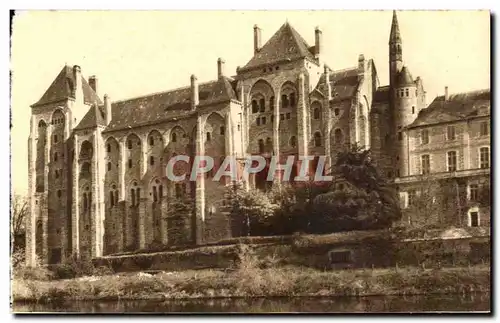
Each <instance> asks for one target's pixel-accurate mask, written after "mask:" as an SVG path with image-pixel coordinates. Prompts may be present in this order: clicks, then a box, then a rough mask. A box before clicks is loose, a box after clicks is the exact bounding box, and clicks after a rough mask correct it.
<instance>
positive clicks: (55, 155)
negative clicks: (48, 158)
mask: <svg viewBox="0 0 500 323" xmlns="http://www.w3.org/2000/svg"><path fill="white" fill-rule="evenodd" d="M57 157H58V155H57V153H54V161H55V162H56V161H57Z"/></svg>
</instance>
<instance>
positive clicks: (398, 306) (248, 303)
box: [13, 294, 490, 313]
mask: <svg viewBox="0 0 500 323" xmlns="http://www.w3.org/2000/svg"><path fill="white" fill-rule="evenodd" d="M13 311H15V312H17V313H19V312H45V313H46V312H78V313H125V312H126V313H144V312H148V313H230V312H232V313H234V312H239V313H301V312H302V313H360V312H362V313H363V312H364V313H380V312H413V313H414V312H436V311H437V312H470V311H475V312H478V311H479V312H489V311H490V295H489V294H472V295H467V296H464V295H421V296H406V297H405V296H373V297H360V298H355V297H341V298H331V297H316V298H299V297H296V298H254V299H204V300H171V301H165V302H158V301H155V302H152V301H113V302H103V301H99V302H97V301H96V302H88V301H86V302H67V303H66V304H59V305H50V304H18V303H16V304H14V305H13Z"/></svg>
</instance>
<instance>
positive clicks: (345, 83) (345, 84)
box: [330, 67, 359, 100]
mask: <svg viewBox="0 0 500 323" xmlns="http://www.w3.org/2000/svg"><path fill="white" fill-rule="evenodd" d="M330 84H331V87H332V99H333V100H344V99H348V98H352V97H353V96H354V95H355V94H356V90H357V88H358V85H359V80H358V69H357V68H356V67H353V68H347V69H344V70H338V71H333V72H332V73H331V74H330Z"/></svg>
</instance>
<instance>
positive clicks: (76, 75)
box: [73, 65, 83, 104]
mask: <svg viewBox="0 0 500 323" xmlns="http://www.w3.org/2000/svg"><path fill="white" fill-rule="evenodd" d="M73 81H74V82H75V83H74V88H73V91H74V93H73V94H74V97H75V101H76V102H78V103H82V104H83V90H82V69H81V68H80V66H78V65H75V66H73Z"/></svg>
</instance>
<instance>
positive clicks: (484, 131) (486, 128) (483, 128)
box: [480, 121, 490, 136]
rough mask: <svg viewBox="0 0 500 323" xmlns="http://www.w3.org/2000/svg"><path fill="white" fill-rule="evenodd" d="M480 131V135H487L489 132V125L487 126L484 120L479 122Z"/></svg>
mask: <svg viewBox="0 0 500 323" xmlns="http://www.w3.org/2000/svg"><path fill="white" fill-rule="evenodd" d="M480 133H481V136H487V135H489V134H490V127H489V126H488V122H486V121H484V122H481V130H480Z"/></svg>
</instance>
